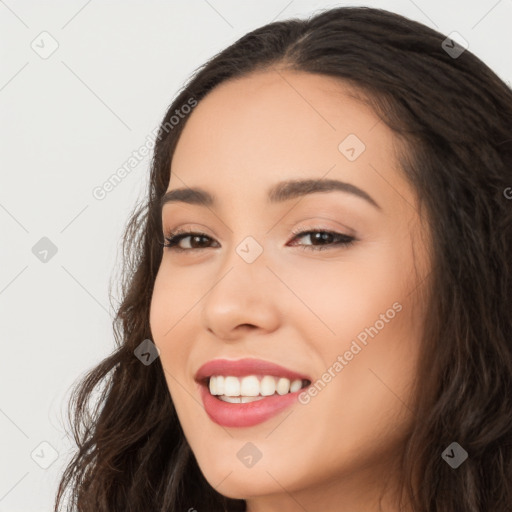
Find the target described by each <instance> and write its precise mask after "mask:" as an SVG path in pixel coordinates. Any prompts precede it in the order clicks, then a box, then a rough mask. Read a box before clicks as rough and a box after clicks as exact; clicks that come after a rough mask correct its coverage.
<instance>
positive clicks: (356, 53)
mask: <svg viewBox="0 0 512 512" xmlns="http://www.w3.org/2000/svg"><path fill="white" fill-rule="evenodd" d="M445 39H446V36H445V35H443V34H441V33H440V32H437V31H435V30H432V29H430V28H428V27H426V26H424V25H423V24H420V23H418V22H415V21H412V20H409V19H407V18H405V17H403V16H400V15H398V14H394V13H391V12H388V11H386V10H382V9H374V8H368V7H338V8H334V9H328V10H323V11H320V12H318V13H316V14H315V15H313V16H311V17H310V18H308V19H305V20H300V19H291V20H286V21H279V22H274V23H270V24H268V25H266V26H263V27H261V28H258V29H256V30H254V31H252V32H250V33H248V34H246V35H244V36H243V37H241V38H240V39H239V40H237V41H236V42H235V43H233V44H232V45H231V46H229V47H228V48H226V49H225V50H223V51H221V52H220V53H218V54H217V55H215V56H214V57H212V58H211V59H210V60H209V61H208V62H206V63H205V64H204V65H203V66H201V67H199V68H198V69H197V70H196V71H195V72H194V74H193V76H192V77H191V78H190V80H189V81H188V83H187V84H186V85H185V86H184V87H183V89H181V91H179V93H178V94H177V96H176V97H175V100H174V101H173V102H172V104H171V105H170V107H169V109H168V111H167V113H166V114H165V117H164V119H163V120H162V123H161V126H160V128H159V131H158V136H157V138H156V145H155V148H154V153H153V160H152V165H151V171H150V181H149V185H148V192H147V196H146V198H145V200H144V202H143V203H139V204H137V206H136V207H135V208H134V210H133V211H132V214H131V217H130V219H129V221H128V223H127V225H126V230H125V233H124V237H123V241H122V242H123V244H122V245H123V271H122V272H123V274H122V302H121V304H120V306H119V308H118V310H117V312H116V316H115V318H114V321H113V331H114V337H115V349H114V350H113V353H112V354H111V355H110V356H109V357H107V358H105V359H104V360H103V361H102V362H101V363H100V364H99V365H98V366H96V367H95V368H93V369H92V370H90V371H89V372H88V373H87V375H86V376H85V377H83V378H81V380H80V381H79V383H78V384H77V385H76V387H75V388H74V390H73V394H72V396H71V398H70V404H69V405H70V408H69V420H70V422H71V423H72V434H73V437H74V439H75V442H76V444H77V449H76V451H75V453H74V455H73V458H72V460H71V461H70V462H69V464H68V465H67V467H66V468H65V471H64V473H63V474H62V476H61V481H60V485H59V489H58V492H57V496H56V499H55V511H56V512H57V511H58V510H60V507H61V506H62V505H63V501H64V497H65V496H66V495H68V496H69V500H68V502H67V507H68V508H67V510H78V511H79V512H117V511H122V512H128V511H130V512H142V511H147V510H151V511H153V512H164V511H178V510H189V509H190V508H191V507H194V508H197V509H198V510H208V511H210V512H216V511H219V512H220V511H225V512H227V511H229V512H232V511H243V510H246V502H245V501H244V500H239V499H230V498H227V497H225V496H222V495H221V494H219V493H218V492H217V491H215V489H213V488H212V487H211V486H210V485H209V484H208V482H207V481H206V479H205V478H204V476H203V475H202V473H201V471H200V469H199V467H198V465H197V462H196V460H195V458H194V455H193V453H192V452H191V449H190V447H189V445H188V443H187V441H186V438H185V436H184V433H183V431H182V428H181V425H180V423H179V420H178V417H177V415H176V411H175V409H174V406H173V403H172V400H171V397H170V394H169V391H168V388H167V386H166V381H165V378H164V374H163V368H162V365H161V363H160V359H157V360H156V361H155V362H154V363H153V364H151V365H148V366H145V365H143V364H141V362H140V361H139V360H138V359H137V358H136V357H135V356H134V350H135V348H136V347H137V346H138V345H139V344H140V343H141V342H142V341H143V340H145V339H151V338H152V336H151V330H150V325H149V308H150V302H151V296H152V291H153V286H154V282H155V278H156V275H157V271H158V268H159V265H160V261H161V258H162V245H161V240H162V236H163V235H162V220H161V209H160V199H161V197H162V196H163V194H164V193H165V192H166V189H167V186H168V183H169V178H170V167H171V160H172V157H173V153H174V150H175V148H176V144H177V142H178V140H179V138H180V134H181V132H182V130H183V128H184V126H185V124H186V121H187V118H185V119H183V121H181V122H179V123H178V124H176V123H174V121H173V119H172V117H173V115H174V113H175V111H176V109H180V108H181V107H182V106H183V105H185V104H187V103H189V104H190V101H191V98H193V99H194V100H195V101H197V102H200V101H201V99H202V98H204V97H205V95H207V94H208V93H209V92H210V91H211V90H212V89H214V88H215V87H216V86H217V85H219V84H221V83H222V82H224V81H226V80H230V79H235V78H238V77H242V76H244V75H248V74H249V73H252V72H257V71H259V70H270V69H275V70H278V69H289V70H296V71H301V72H307V73H316V74H320V75H325V76H329V77H334V78H337V79H339V80H340V81H341V82H342V83H345V84H347V85H350V86H353V88H354V89H355V90H357V91H359V92H361V97H360V98H359V99H360V100H361V101H363V102H365V103H366V104H368V105H370V106H371V107H372V109H373V111H374V112H375V113H376V115H377V116H378V117H379V118H380V119H381V120H382V121H383V122H384V123H386V125H387V126H388V127H389V128H390V129H391V130H392V131H393V132H394V135H396V140H397V141H399V142H400V146H399V147H400V148H401V150H400V151H399V152H398V153H399V154H398V158H399V159H398V162H399V164H400V170H401V171H402V172H403V173H404V175H405V176H406V178H407V179H408V180H409V182H410V183H411V184H412V185H413V186H414V189H415V190H416V192H417V195H418V198H419V201H420V210H421V212H422V215H423V216H424V217H422V218H425V219H426V220H427V222H428V224H429V226H430V230H431V232H432V241H431V243H432V247H431V252H432V255H433V264H432V270H431V273H430V281H429V293H428V297H427V299H426V302H427V309H426V321H425V329H424V335H423V338H422V340H421V347H420V348H421V357H420V360H419V361H420V362H419V366H418V369H417V370H418V372H417V382H416V387H415V393H414V397H415V400H414V403H413V407H414V414H415V421H414V425H413V428H412V430H411V432H410V435H408V437H407V440H406V443H405V446H404V450H403V456H402V458H401V474H402V475H403V480H402V481H401V484H402V486H401V489H402V493H401V496H400V497H401V498H402V497H403V493H406V497H407V498H408V502H409V503H410V504H411V506H412V507H413V510H414V511H416V512H436V511H439V512H441V511H442V512H455V511H460V510H464V511H465V512H484V511H485V512H488V511H490V510H493V511H509V510H512V508H511V504H512V340H511V337H512V311H511V309H512V308H511V306H512V280H511V277H512V276H511V266H512V188H511V187H512V91H511V89H510V87H509V86H507V85H506V84H505V83H504V82H503V81H502V80H501V79H500V78H499V77H498V76H497V75H496V74H495V73H494V72H493V71H492V70H491V69H490V68H489V67H488V66H487V65H485V64H484V63H483V62H482V61H481V60H479V59H478V58H477V57H476V56H475V55H474V54H472V53H471V52H470V51H468V50H466V51H463V52H462V53H461V54H460V55H459V56H455V55H454V54H453V52H452V53H449V50H450V47H454V48H455V49H456V50H457V49H458V50H462V48H459V46H458V44H457V43H453V42H450V41H449V40H448V45H447V43H446V42H445V43H443V41H444V40H445ZM93 397H94V400H93ZM452 442H457V443H458V444H459V445H460V446H462V447H463V448H464V449H465V450H466V451H467V453H468V458H467V460H465V462H464V463H463V464H462V465H460V467H458V468H457V469H454V468H452V467H450V465H449V464H447V462H446V460H443V457H442V453H443V451H444V450H445V449H446V448H447V447H448V446H450V445H451V443H452Z"/></svg>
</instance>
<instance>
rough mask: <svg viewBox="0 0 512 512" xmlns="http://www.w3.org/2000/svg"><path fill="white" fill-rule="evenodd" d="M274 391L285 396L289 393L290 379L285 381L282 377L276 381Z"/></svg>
mask: <svg viewBox="0 0 512 512" xmlns="http://www.w3.org/2000/svg"><path fill="white" fill-rule="evenodd" d="M276 391H277V392H278V393H279V394H280V395H286V393H288V391H290V379H285V378H284V377H281V378H280V379H279V380H278V381H277V386H276Z"/></svg>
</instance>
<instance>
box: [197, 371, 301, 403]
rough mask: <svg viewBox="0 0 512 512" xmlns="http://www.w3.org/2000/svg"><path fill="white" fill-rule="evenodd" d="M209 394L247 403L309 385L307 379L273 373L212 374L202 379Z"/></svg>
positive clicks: (281, 394) (285, 393) (288, 392)
mask: <svg viewBox="0 0 512 512" xmlns="http://www.w3.org/2000/svg"><path fill="white" fill-rule="evenodd" d="M202 384H203V385H204V386H206V387H207V388H208V390H209V392H210V395H212V396H214V397H215V398H217V399H218V400H221V401H223V402H229V403H235V404H236V403H242V404H244V403H249V402H255V401H258V400H263V399H265V398H267V397H270V396H274V395H280V396H283V395H287V394H291V393H296V392H298V391H301V390H302V389H304V388H306V387H308V386H310V385H311V381H309V380H307V379H294V380H290V379H288V378H286V377H277V376H274V375H247V376H244V377H235V376H231V375H212V376H210V377H207V378H205V379H203V381H202Z"/></svg>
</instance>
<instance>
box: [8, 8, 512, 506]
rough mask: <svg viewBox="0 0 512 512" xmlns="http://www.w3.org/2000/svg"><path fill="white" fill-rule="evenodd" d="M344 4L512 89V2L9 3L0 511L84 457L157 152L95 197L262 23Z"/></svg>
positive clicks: (44, 491)
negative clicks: (449, 47) (466, 58)
mask: <svg viewBox="0 0 512 512" xmlns="http://www.w3.org/2000/svg"><path fill="white" fill-rule="evenodd" d="M335 5H368V6H373V7H380V8H384V9H388V10H391V11H394V12H397V13H400V14H403V15H405V16H407V17H409V18H411V19H414V20H417V21H420V22H422V23H424V24H426V25H427V26H430V27H432V28H435V29H437V30H439V31H441V32H442V33H444V34H446V35H448V34H450V33H451V32H453V31H456V32H458V33H460V34H461V35H462V36H463V38H464V39H465V40H467V41H468V43H469V50H470V51H472V52H473V53H475V54H476V55H477V56H478V57H480V58H481V59H482V60H483V61H484V62H486V63H487V64H488V65H489V66H490V67H491V68H492V69H493V70H494V71H495V72H496V73H497V74H498V75H499V76H500V77H501V78H502V79H503V80H505V81H506V82H508V83H509V84H510V83H511V81H512V58H511V55H510V49H511V48H512V31H511V21H512V0H500V1H496V0H473V1H471V2H468V1H467V0H458V1H453V2H446V1H427V0H415V1H412V0H403V1H383V2H365V3H359V2H350V3H349V2H334V1H331V2H328V1H317V2H313V1H300V0H294V1H290V0H282V1H273V2H272V1H268V0H267V1H261V0H251V1H245V2H240V1H233V0H230V1H228V0H222V1H221V0H193V1H187V2H185V1H183V2H169V1H167V2H163V1H146V2H142V1H139V2H134V1H124V2H100V1H98V0H92V1H91V0H89V1H68V2H44V5H43V3H37V2H35V1H32V2H16V1H14V0H5V1H0V34H1V36H0V40H1V45H0V52H1V69H0V116H1V127H0V129H1V134H0V144H1V167H0V180H1V181H0V236H1V253H0V254H1V260H0V261H1V264H0V336H1V355H0V375H1V386H0V441H1V452H0V461H1V463H0V512H18V511H23V512H28V511H31V512H39V511H50V510H52V504H53V499H54V495H55V492H56V487H57V482H58V478H59V476H60V473H61V471H62V470H63V468H64V466H65V463H66V462H67V460H68V459H69V457H70V455H71V448H72V445H71V443H70V442H69V441H68V439H67V438H66V434H65V425H66V419H65V418H66V414H67V409H66V401H67V399H68V397H69V391H70V386H71V385H72V384H73V383H74V381H75V380H76V379H77V378H79V377H80V376H82V375H84V374H85V372H86V371H87V370H89V369H90V368H91V367H93V366H94V365H95V364H97V363H98V362H99V361H100V360H101V359H102V358H103V357H105V356H106V355H108V354H109V353H110V351H111V350H112V348H113V335H112V328H111V318H112V315H113V311H112V309H111V306H110V304H109V298H108V285H109V280H110V279H111V277H112V276H113V275H114V274H115V272H116V269H117V268H118V264H119V257H120V252H118V250H119V249H120V240H121V235H122V232H123V228H124V225H125V223H126V221H127V218H128V214H129V212H130V211H131V209H132V208H133V206H134V204H135V203H136V202H137V201H140V200H141V199H142V197H143V194H144V193H145V190H146V183H147V176H148V164H149V157H146V158H145V159H144V160H143V161H141V162H140V163H139V164H138V165H137V166H136V167H135V168H133V170H132V171H131V172H130V173H129V174H128V176H127V177H126V178H125V179H124V180H123V181H122V182H121V183H120V184H119V185H118V186H117V187H116V188H115V189H114V190H112V191H111V192H110V193H108V194H107V195H106V197H105V198H104V199H103V200H98V199H96V198H95V197H94V196H93V194H92V191H93V189H94V188H95V187H98V186H101V185H102V184H103V183H104V182H105V181H106V180H107V179H108V178H109V177H110V176H111V175H112V174H113V173H114V172H115V171H116V170H117V169H118V168H119V167H121V166H122V165H123V164H125V163H126V162H127V160H128V159H129V158H130V156H131V154H132V152H133V151H135V150H137V149H138V148H140V147H141V146H143V145H144V143H145V142H146V141H147V140H148V139H147V137H148V136H150V134H151V132H152V131H153V130H154V128H155V127H156V126H157V125H158V123H159V121H160V119H161V117H162V116H163V114H164V112H165V109H166V107H167V106H168V105H169V103H170V102H171V100H172V99H173V97H174V96H175V94H176V93H177V91H178V90H179V88H180V87H181V86H182V84H183V83H184V82H185V80H186V79H187V77H188V76H189V75H190V74H191V73H192V72H193V70H194V69H195V68H196V67H198V66H199V65H200V64H202V63H203V62H204V61H205V60H207V59H208V58H209V57H210V56H212V55H213V54H215V53H216V52H218V51H219V50H221V49H222V48H224V47H225V46H227V45H228V44H230V43H232V42H233V41H235V40H236V39H237V38H238V37H240V36H241V35H243V34H245V33H246V32H248V31H250V30H252V29H254V28H256V27H258V26H261V25H263V24H265V23H268V22H270V21H273V20H276V19H286V18H289V17H292V16H300V17H302V16H305V15H308V14H312V13H313V12H314V11H316V10H318V9H321V8H325V7H330V6H335ZM42 32H47V33H48V34H50V36H48V35H42V36H41V35H40V34H41V33H42ZM52 39H53V40H55V41H56V43H54V42H52ZM52 44H58V48H57V49H56V51H55V52H54V53H53V54H52V55H50V56H49V57H48V58H42V57H41V56H40V55H41V53H42V54H43V56H46V55H44V52H48V51H49V50H50V49H51V45H52ZM31 45H32V46H35V47H36V48H37V51H38V52H39V53H37V52H36V51H35V50H34V49H33V48H32V47H31ZM43 237H47V238H48V239H50V240H51V242H52V243H53V244H55V246H56V247H57V253H56V254H55V255H54V256H53V257H51V258H50V257H49V256H48V257H47V258H48V261H46V262H42V261H40V259H39V258H38V257H36V255H35V254H34V253H33V250H32V248H33V247H34V245H36V243H38V241H39V240H40V239H41V238H43ZM41 257H43V255H41ZM118 298H119V297H117V296H116V295H115V294H114V298H113V300H114V304H117V302H118ZM41 443H48V444H43V445H41ZM56 454H58V457H57V458H56V460H55V461H54V462H53V463H52V460H53V457H54V456H55V455H56ZM50 463H51V465H50V466H49V467H48V468H47V469H43V468H42V467H41V466H46V465H48V464H50Z"/></svg>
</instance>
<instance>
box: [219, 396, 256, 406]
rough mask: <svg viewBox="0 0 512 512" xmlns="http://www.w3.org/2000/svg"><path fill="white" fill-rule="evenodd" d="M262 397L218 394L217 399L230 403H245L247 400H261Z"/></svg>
mask: <svg viewBox="0 0 512 512" xmlns="http://www.w3.org/2000/svg"><path fill="white" fill-rule="evenodd" d="M263 398H264V397H263V396H226V395H222V396H219V400H222V401H223V402H229V403H232V404H247V403H249V402H255V401H256V400H263Z"/></svg>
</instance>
